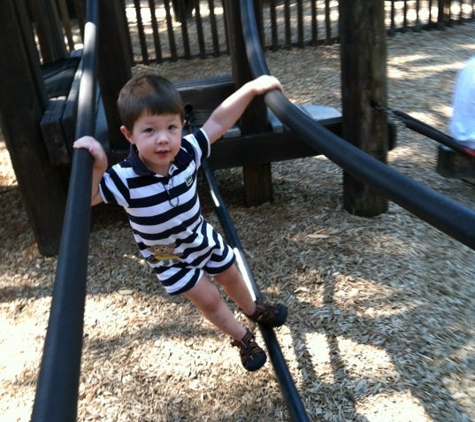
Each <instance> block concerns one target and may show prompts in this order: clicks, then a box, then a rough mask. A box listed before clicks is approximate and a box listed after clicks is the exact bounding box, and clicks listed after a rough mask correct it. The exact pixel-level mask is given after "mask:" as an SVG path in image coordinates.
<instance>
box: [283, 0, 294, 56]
mask: <svg viewBox="0 0 475 422" xmlns="http://www.w3.org/2000/svg"><path fill="white" fill-rule="evenodd" d="M284 16H285V42H284V47H285V48H290V47H291V46H292V30H291V27H290V1H289V0H285V2H284Z"/></svg>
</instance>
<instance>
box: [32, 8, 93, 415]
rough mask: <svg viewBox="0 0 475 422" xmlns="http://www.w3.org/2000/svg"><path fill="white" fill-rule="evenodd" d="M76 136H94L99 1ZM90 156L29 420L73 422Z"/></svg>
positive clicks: (87, 47)
mask: <svg viewBox="0 0 475 422" xmlns="http://www.w3.org/2000/svg"><path fill="white" fill-rule="evenodd" d="M86 7H87V9H86V13H87V15H86V24H85V32H84V51H83V67H82V76H81V83H80V88H79V102H78V114H77V125H76V139H77V138H79V137H81V136H84V135H94V128H95V116H96V112H95V89H96V80H97V79H96V56H97V23H98V1H97V0H88V1H87V4H86ZM92 164H93V160H92V157H91V155H90V154H89V152H88V151H87V150H78V151H75V153H74V156H73V162H72V169H71V179H70V183H69V191H68V199H67V203H66V212H65V218H64V223H63V231H62V235H61V244H60V249H59V254H58V266H57V270H56V277H55V281H54V287H53V297H52V303H51V310H50V316H49V322H48V328H47V332H46V339H45V344H44V349H43V357H42V361H41V366H40V374H39V378H38V383H37V386H36V395H35V401H34V405H33V412H32V418H31V421H32V422H52V421H62V422H73V421H75V420H76V416H77V403H78V392H79V377H80V366H81V354H82V338H83V326H84V307H85V297H86V278H87V255H88V249H89V224H90V218H91V189H92Z"/></svg>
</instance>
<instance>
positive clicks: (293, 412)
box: [202, 160, 309, 422]
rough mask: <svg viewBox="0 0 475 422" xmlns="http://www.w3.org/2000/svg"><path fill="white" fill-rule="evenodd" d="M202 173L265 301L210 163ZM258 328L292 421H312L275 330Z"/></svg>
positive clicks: (247, 275)
mask: <svg viewBox="0 0 475 422" xmlns="http://www.w3.org/2000/svg"><path fill="white" fill-rule="evenodd" d="M202 169H203V173H204V176H205V179H206V182H207V183H208V187H209V189H210V195H211V198H212V200H213V203H214V207H215V211H216V214H217V216H218V219H219V222H220V224H221V226H222V228H223V231H224V234H225V236H226V240H227V241H228V243H229V245H230V246H231V247H232V248H233V250H234V253H235V254H236V261H237V266H238V268H239V270H240V272H241V274H242V275H243V278H244V280H245V281H246V284H247V285H248V288H249V290H250V291H251V293H252V294H253V295H254V298H256V299H258V298H260V297H261V293H260V291H259V288H258V286H257V284H256V282H255V280H254V278H253V276H252V273H251V270H250V268H249V264H248V263H247V261H246V257H245V255H244V251H243V248H242V246H241V242H240V241H239V238H238V236H237V233H236V230H235V229H234V226H233V223H232V221H231V217H230V216H229V213H228V210H227V209H226V205H225V204H224V201H223V199H222V197H221V194H220V193H219V190H218V185H217V183H216V179H215V177H214V174H213V171H212V170H211V167H210V166H209V164H208V162H207V161H206V160H205V161H204V162H203V165H202ZM258 325H259V329H260V331H261V333H262V337H263V338H264V341H265V343H266V346H267V350H268V352H269V356H270V359H271V361H272V365H273V367H274V371H275V373H276V375H277V379H278V381H279V384H280V387H281V391H282V395H283V397H284V400H285V402H286V404H287V408H288V410H289V415H290V417H291V420H292V421H296V422H306V421H309V419H308V416H307V413H306V411H305V408H304V406H303V403H302V400H301V399H300V396H299V394H298V391H297V388H296V387H295V383H294V381H293V379H292V376H291V374H290V372H289V368H288V366H287V364H286V363H285V359H284V356H283V354H282V351H281V349H280V346H279V343H278V341H277V338H276V336H275V333H274V330H273V329H272V328H270V327H266V326H265V325H262V324H258Z"/></svg>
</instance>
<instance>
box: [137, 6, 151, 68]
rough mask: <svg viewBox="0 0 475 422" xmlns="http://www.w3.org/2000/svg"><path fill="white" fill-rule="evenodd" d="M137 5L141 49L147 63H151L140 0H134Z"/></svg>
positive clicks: (143, 58)
mask: <svg viewBox="0 0 475 422" xmlns="http://www.w3.org/2000/svg"><path fill="white" fill-rule="evenodd" d="M134 6H135V19H136V20H137V31H138V37H139V42H140V51H141V52H142V60H143V62H144V63H145V64H148V63H149V60H148V49H147V41H146V39H145V28H144V25H143V21H142V8H141V5H140V0H134Z"/></svg>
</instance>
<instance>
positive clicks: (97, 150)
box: [73, 136, 107, 171]
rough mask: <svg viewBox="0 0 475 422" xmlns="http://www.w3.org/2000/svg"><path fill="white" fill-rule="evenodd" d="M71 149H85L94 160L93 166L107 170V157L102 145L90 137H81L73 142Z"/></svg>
mask: <svg viewBox="0 0 475 422" xmlns="http://www.w3.org/2000/svg"><path fill="white" fill-rule="evenodd" d="M73 148H76V149H80V148H82V149H87V150H88V151H89V153H90V154H91V155H92V158H94V166H95V167H99V168H101V169H104V171H105V169H106V168H107V155H106V152H105V151H104V148H103V147H102V145H101V144H100V143H99V142H98V141H97V140H96V139H95V138H93V137H92V136H83V137H82V138H79V139H78V140H77V141H75V142H74V144H73Z"/></svg>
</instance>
